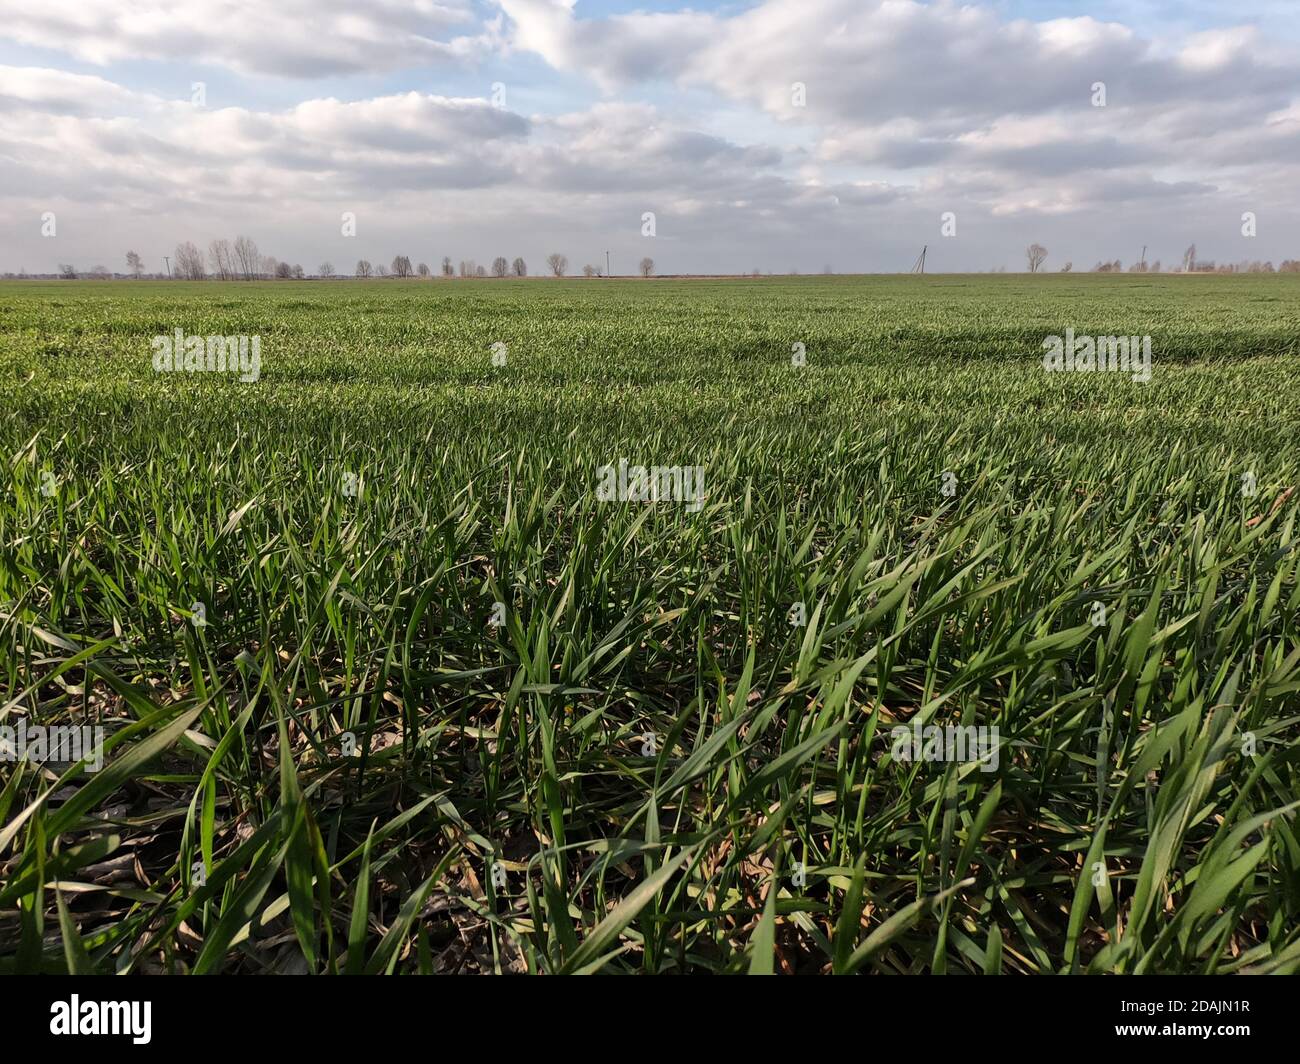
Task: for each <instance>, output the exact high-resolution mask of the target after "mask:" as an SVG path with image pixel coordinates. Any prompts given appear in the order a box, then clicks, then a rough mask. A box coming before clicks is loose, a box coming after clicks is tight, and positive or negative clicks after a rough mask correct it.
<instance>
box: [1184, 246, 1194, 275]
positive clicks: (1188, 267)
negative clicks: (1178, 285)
mask: <svg viewBox="0 0 1300 1064" xmlns="http://www.w3.org/2000/svg"><path fill="white" fill-rule="evenodd" d="M1195 270H1196V245H1195V244H1193V245H1192V246H1191V247H1189V248H1188V249H1187V250H1186V251H1184V252H1183V273H1192V272H1194V271H1195Z"/></svg>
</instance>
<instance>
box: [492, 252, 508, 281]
mask: <svg viewBox="0 0 1300 1064" xmlns="http://www.w3.org/2000/svg"><path fill="white" fill-rule="evenodd" d="M509 272H510V263H508V262H507V261H506V258H505V256H504V255H498V256H497V257H496V258H495V259H493V260H492V276H493V277H504V276H505V275H506V274H507V273H509Z"/></svg>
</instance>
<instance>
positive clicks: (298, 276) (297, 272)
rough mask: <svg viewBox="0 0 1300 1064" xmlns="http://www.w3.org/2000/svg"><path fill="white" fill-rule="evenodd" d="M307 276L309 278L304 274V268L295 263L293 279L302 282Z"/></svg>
mask: <svg viewBox="0 0 1300 1064" xmlns="http://www.w3.org/2000/svg"><path fill="white" fill-rule="evenodd" d="M306 276H307V275H306V274H305V273H304V272H303V269H302V267H301V266H299V265H298V264H297V263H296V262H295V263H294V264H293V278H294V280H295V281H301V280H302V279H303V278H304V277H306Z"/></svg>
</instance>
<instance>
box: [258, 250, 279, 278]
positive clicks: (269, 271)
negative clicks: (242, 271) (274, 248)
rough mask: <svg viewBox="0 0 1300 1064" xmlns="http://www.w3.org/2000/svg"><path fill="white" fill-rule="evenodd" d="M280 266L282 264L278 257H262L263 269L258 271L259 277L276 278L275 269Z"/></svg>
mask: <svg viewBox="0 0 1300 1064" xmlns="http://www.w3.org/2000/svg"><path fill="white" fill-rule="evenodd" d="M279 265H280V263H279V261H278V260H277V259H276V257H275V256H274V255H263V256H262V266H261V269H260V270H258V276H259V277H266V278H271V277H274V276H275V268H276V267H277V266H279Z"/></svg>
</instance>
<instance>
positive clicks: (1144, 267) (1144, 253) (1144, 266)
mask: <svg viewBox="0 0 1300 1064" xmlns="http://www.w3.org/2000/svg"><path fill="white" fill-rule="evenodd" d="M1142 272H1143V273H1146V272H1147V246H1146V245H1145V244H1143V245H1142Z"/></svg>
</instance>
